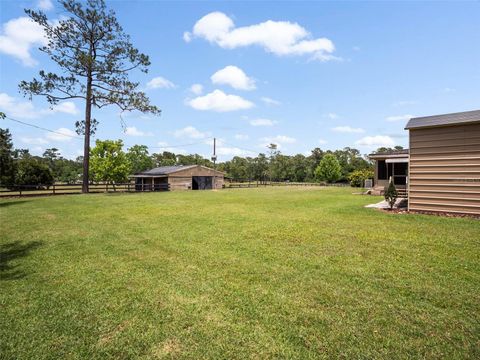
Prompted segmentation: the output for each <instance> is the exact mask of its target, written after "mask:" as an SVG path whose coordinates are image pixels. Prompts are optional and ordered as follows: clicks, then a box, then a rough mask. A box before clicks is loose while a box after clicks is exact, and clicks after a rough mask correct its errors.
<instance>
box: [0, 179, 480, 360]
mask: <svg viewBox="0 0 480 360" xmlns="http://www.w3.org/2000/svg"><path fill="white" fill-rule="evenodd" d="M351 193H352V189H342V188H328V189H323V188H268V189H239V190H223V191H218V192H170V193H149V194H121V195H88V196H82V195H73V196H58V197H45V198H30V199H8V200H7V199H4V200H0V222H1V233H0V246H1V247H0V253H1V254H0V256H1V264H0V274H1V277H2V278H1V281H0V324H1V326H0V351H1V352H0V357H1V358H3V359H13V358H17V359H47V358H50V359H63V358H67V359H77V358H84V359H104V358H117V359H127V358H141V359H151V358H193V359H202V358H209V359H221V358H225V359H235V358H239V359H240V358H257V359H263V358H338V357H343V358H385V359H393V358H446V359H453V358H472V359H473V358H477V359H478V358H480V221H478V220H473V219H460V218H442V217H435V216H426V215H393V214H386V213H382V212H379V211H377V210H374V209H365V208H363V205H365V204H368V203H372V202H375V201H377V200H378V198H374V197H366V196H358V195H352V194H351Z"/></svg>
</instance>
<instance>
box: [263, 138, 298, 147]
mask: <svg viewBox="0 0 480 360" xmlns="http://www.w3.org/2000/svg"><path fill="white" fill-rule="evenodd" d="M260 140H261V141H262V142H263V144H261V146H262V147H263V146H268V145H269V144H276V145H278V147H279V148H281V147H282V146H283V145H284V144H294V143H296V142H297V139H295V138H292V137H290V136H286V135H277V136H274V137H264V138H261V139H260Z"/></svg>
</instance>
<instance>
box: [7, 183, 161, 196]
mask: <svg viewBox="0 0 480 360" xmlns="http://www.w3.org/2000/svg"><path fill="white" fill-rule="evenodd" d="M169 188H170V186H169V184H155V185H153V186H152V185H151V184H144V185H142V184H134V183H121V184H90V186H89V192H90V193H120V192H123V193H125V192H147V191H168V190H169ZM81 193H82V184H53V185H21V186H20V185H19V186H12V187H11V188H10V189H5V188H0V197H7V196H42V195H43V196H44V195H65V194H81Z"/></svg>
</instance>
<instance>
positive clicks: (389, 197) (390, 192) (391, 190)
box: [384, 180, 398, 210]
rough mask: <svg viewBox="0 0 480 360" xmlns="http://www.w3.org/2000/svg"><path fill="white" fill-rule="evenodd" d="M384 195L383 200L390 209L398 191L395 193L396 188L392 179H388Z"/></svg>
mask: <svg viewBox="0 0 480 360" xmlns="http://www.w3.org/2000/svg"><path fill="white" fill-rule="evenodd" d="M384 196H385V200H386V201H387V203H388V205H389V206H390V210H391V209H393V205H395V201H397V197H398V193H397V188H396V187H395V185H394V184H393V181H392V180H390V183H389V184H388V187H387V189H386V190H385V195H384Z"/></svg>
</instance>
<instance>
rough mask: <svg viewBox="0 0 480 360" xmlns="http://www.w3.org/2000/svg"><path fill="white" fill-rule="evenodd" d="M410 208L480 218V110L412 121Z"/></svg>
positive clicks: (409, 125)
mask: <svg viewBox="0 0 480 360" xmlns="http://www.w3.org/2000/svg"><path fill="white" fill-rule="evenodd" d="M405 129H406V130H409V133H410V159H409V182H408V185H409V186H408V192H409V196H408V198H409V201H408V203H409V209H410V210H423V211H442V212H453V213H466V214H477V215H480V110H475V111H467V112H461V113H453V114H445V115H436V116H427V117H418V118H413V119H410V121H409V122H408V124H407V126H406V127H405Z"/></svg>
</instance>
